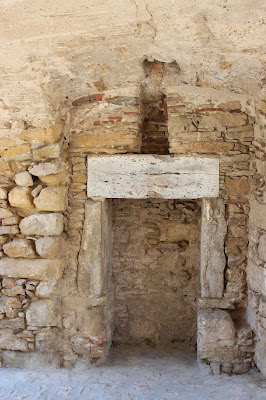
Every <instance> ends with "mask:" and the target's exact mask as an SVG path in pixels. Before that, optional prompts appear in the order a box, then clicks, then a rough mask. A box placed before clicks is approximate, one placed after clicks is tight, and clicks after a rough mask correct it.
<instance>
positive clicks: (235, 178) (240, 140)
mask: <svg viewBox="0 0 266 400" xmlns="http://www.w3.org/2000/svg"><path fill="white" fill-rule="evenodd" d="M188 91H190V92H188ZM188 91H187V89H186V88H180V89H179V88H173V89H172V88H169V89H168V99H167V107H168V133H169V151H170V154H175V155H176V154H190V155H201V156H205V155H208V156H213V157H218V158H219V160H220V198H219V201H220V203H221V204H220V205H219V206H218V204H214V201H213V200H212V201H211V202H208V201H207V203H204V204H205V206H204V208H203V225H202V239H201V240H202V246H203V247H202V250H203V251H202V257H203V258H204V257H205V259H203V260H202V271H201V274H202V278H201V283H202V295H201V298H200V299H199V301H198V305H199V312H198V356H199V359H200V360H202V361H204V362H205V363H207V364H208V365H209V366H208V367H207V368H209V372H210V373H219V372H220V371H222V372H227V373H231V372H233V373H243V372H246V371H248V370H249V369H250V368H251V366H252V362H253V359H252V356H253V352H254V346H253V333H252V331H251V329H250V328H249V326H248V324H247V321H246V312H245V309H246V307H247V301H248V296H247V281H246V267H247V252H248V217H249V209H250V204H249V198H250V181H251V178H252V174H253V171H252V166H251V161H252V159H253V153H252V142H253V140H254V117H253V116H250V115H249V112H248V110H247V108H248V105H247V103H246V104H245V103H243V101H242V100H241V99H239V100H236V99H235V100H232V101H231V100H230V101H223V100H221V99H220V98H219V96H217V92H216V91H215V90H213V91H212V93H211V92H210V93H209V97H207V96H205V99H204V100H205V101H204V100H203V101H202V99H203V98H204V90H202V92H203V94H202V95H201V94H200V91H201V90H200V89H197V88H195V89H193V90H191V88H188ZM193 92H194V99H193V98H192V96H193V94H192V93H193ZM211 94H212V95H211ZM217 206H218V207H219V208H217ZM205 213H206V214H208V215H207V216H206V215H205ZM215 214H216V217H215ZM208 220H210V223H208ZM204 221H205V222H204ZM217 234H218V236H217ZM219 235H220V236H219ZM216 238H217V239H216ZM218 239H219V242H215V240H218ZM204 243H205V244H204ZM208 254H209V255H208ZM205 264H206V266H204V265H205ZM204 271H205V272H204ZM205 367H206V365H205Z"/></svg>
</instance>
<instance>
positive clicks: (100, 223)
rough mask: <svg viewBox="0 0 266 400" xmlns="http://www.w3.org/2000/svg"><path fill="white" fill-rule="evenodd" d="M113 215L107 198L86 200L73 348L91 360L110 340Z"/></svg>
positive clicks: (103, 352) (98, 356)
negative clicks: (75, 333) (78, 305)
mask: <svg viewBox="0 0 266 400" xmlns="http://www.w3.org/2000/svg"><path fill="white" fill-rule="evenodd" d="M111 262H112V219H111V204H110V200H106V199H102V200H97V201H94V200H87V201H86V203H85V220H84V228H83V235H82V242H81V249H80V253H79V258H78V273H77V287H78V292H79V297H80V299H81V303H82V304H80V308H79V315H78V335H76V336H75V337H73V339H72V343H73V350H74V352H75V353H77V354H78V355H80V356H86V357H88V358H89V359H90V360H92V359H101V360H103V359H104V358H105V356H106V355H107V353H108V350H109V348H110V345H111V342H112V325H113V324H112V320H113V314H112V290H111V289H110V285H111V273H112V268H111Z"/></svg>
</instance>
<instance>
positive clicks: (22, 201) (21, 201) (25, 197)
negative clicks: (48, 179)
mask: <svg viewBox="0 0 266 400" xmlns="http://www.w3.org/2000/svg"><path fill="white" fill-rule="evenodd" d="M8 200H9V203H10V205H11V206H12V207H16V208H27V209H28V208H29V209H31V208H34V204H33V202H32V200H33V199H32V196H31V189H30V188H29V187H22V186H17V187H14V188H13V189H11V190H10V192H9V194H8Z"/></svg>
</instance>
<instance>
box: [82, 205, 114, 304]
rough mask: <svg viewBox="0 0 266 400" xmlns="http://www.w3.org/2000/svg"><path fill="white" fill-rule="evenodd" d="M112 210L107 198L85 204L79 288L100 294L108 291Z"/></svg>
mask: <svg viewBox="0 0 266 400" xmlns="http://www.w3.org/2000/svg"><path fill="white" fill-rule="evenodd" d="M110 237H111V210H110V208H109V203H108V200H105V201H104V202H101V201H91V200H87V201H86V203H85V220H84V228H83V235H82V242H81V249H80V252H79V258H78V276H77V282H78V289H79V291H80V292H81V293H82V294H90V295H92V294H93V295H96V296H100V295H102V294H103V293H104V292H105V291H106V290H107V275H108V270H109V264H110V262H111V244H110V240H109V238H110Z"/></svg>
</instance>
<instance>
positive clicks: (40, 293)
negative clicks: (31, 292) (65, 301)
mask: <svg viewBox="0 0 266 400" xmlns="http://www.w3.org/2000/svg"><path fill="white" fill-rule="evenodd" d="M54 290H55V287H54V284H53V282H40V283H39V285H38V286H37V289H36V296H37V297H41V298H46V297H50V296H51V295H52V294H53V292H54Z"/></svg>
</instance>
